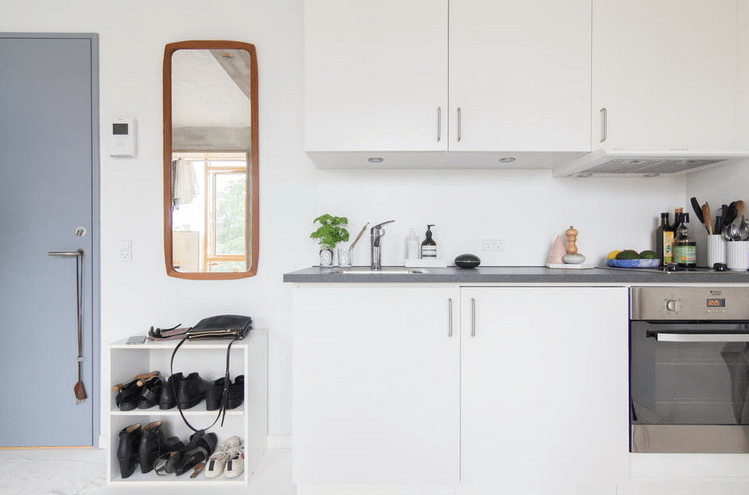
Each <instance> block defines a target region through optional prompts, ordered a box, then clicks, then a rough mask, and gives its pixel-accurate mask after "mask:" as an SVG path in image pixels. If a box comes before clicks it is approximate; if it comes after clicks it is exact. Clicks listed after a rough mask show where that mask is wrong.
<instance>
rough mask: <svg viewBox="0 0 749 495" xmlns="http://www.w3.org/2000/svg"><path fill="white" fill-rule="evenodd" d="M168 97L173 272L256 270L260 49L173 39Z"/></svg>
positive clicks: (168, 246)
mask: <svg viewBox="0 0 749 495" xmlns="http://www.w3.org/2000/svg"><path fill="white" fill-rule="evenodd" d="M164 95H165V102H164V103H165V112H164V113H165V115H164V119H165V129H164V132H165V136H164V148H165V150H164V155H165V179H166V180H165V255H166V258H167V259H166V263H167V273H169V275H171V276H175V277H181V278H239V277H246V276H251V275H254V274H255V273H256V271H257V245H258V242H257V230H258V229H257V203H258V202H257V189H258V188H257V69H256V62H255V53H254V47H253V46H252V45H249V44H245V43H237V42H220V41H196V42H181V43H173V44H171V45H167V49H166V51H165V56H164ZM167 103H169V105H167ZM167 106H169V108H168V109H167ZM167 191H168V195H167Z"/></svg>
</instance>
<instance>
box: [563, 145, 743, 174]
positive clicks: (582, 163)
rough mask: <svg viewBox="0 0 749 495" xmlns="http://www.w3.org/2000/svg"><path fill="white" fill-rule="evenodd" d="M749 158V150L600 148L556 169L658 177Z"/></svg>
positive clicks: (581, 172)
mask: <svg viewBox="0 0 749 495" xmlns="http://www.w3.org/2000/svg"><path fill="white" fill-rule="evenodd" d="M747 158H749V151H746V152H738V151H729V152H696V151H694V152H690V151H651V152H648V151H645V152H643V151H639V152H638V151H606V150H597V151H593V152H591V153H588V154H586V155H584V156H581V157H579V158H576V159H575V160H573V161H571V162H569V163H566V164H564V165H561V166H558V167H556V168H555V169H554V176H555V177H656V176H659V175H677V174H686V173H689V172H697V171H699V170H704V169H707V168H710V167H715V166H717V165H724V164H726V163H729V162H733V161H738V160H742V159H747Z"/></svg>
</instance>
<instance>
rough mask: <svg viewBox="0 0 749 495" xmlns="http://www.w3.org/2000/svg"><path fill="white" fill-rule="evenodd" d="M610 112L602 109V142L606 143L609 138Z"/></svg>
mask: <svg viewBox="0 0 749 495" xmlns="http://www.w3.org/2000/svg"><path fill="white" fill-rule="evenodd" d="M608 119H609V111H608V110H606V108H602V109H601V142H604V141H606V139H607V138H608V137H609V123H608Z"/></svg>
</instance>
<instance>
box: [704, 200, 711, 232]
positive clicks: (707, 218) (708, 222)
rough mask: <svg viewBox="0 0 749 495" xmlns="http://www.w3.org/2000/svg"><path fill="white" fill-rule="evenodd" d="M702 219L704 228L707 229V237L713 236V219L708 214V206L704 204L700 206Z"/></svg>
mask: <svg viewBox="0 0 749 495" xmlns="http://www.w3.org/2000/svg"><path fill="white" fill-rule="evenodd" d="M702 217H703V218H704V219H705V228H706V229H707V234H708V235H713V218H712V214H711V213H710V205H709V204H707V202H705V204H704V205H702Z"/></svg>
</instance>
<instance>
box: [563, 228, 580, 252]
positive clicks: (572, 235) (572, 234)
mask: <svg viewBox="0 0 749 495" xmlns="http://www.w3.org/2000/svg"><path fill="white" fill-rule="evenodd" d="M564 234H565V235H566V236H567V246H566V247H565V250H566V251H567V254H577V245H576V244H575V243H576V242H577V234H578V232H577V230H575V228H574V227H573V226H572V225H570V228H569V229H567V230H566V231H565V232H564Z"/></svg>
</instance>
